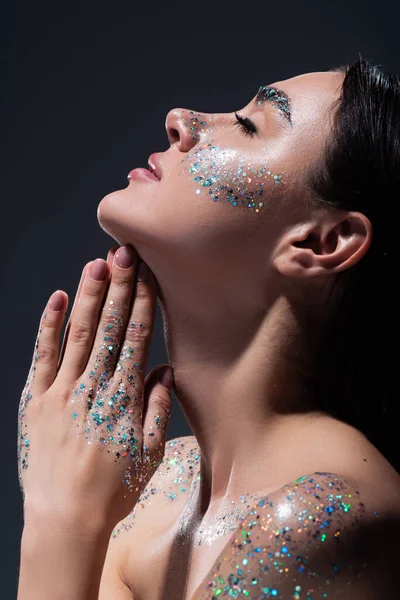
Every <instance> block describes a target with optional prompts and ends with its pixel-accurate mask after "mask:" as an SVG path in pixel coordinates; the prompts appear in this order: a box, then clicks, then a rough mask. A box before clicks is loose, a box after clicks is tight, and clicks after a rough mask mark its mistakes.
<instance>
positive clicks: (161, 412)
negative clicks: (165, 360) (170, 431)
mask: <svg viewBox="0 0 400 600" xmlns="http://www.w3.org/2000/svg"><path fill="white" fill-rule="evenodd" d="M173 380H174V376H173V370H172V368H171V367H170V366H169V365H163V366H161V367H157V368H156V369H153V371H152V372H151V373H149V376H148V377H146V384H145V388H146V391H145V405H146V404H147V412H146V415H145V418H144V421H143V454H144V455H145V454H149V455H150V456H151V459H152V460H155V461H159V462H161V459H162V457H163V456H164V450H165V438H166V435H167V426H168V422H169V417H170V414H171V388H172V385H173Z"/></svg>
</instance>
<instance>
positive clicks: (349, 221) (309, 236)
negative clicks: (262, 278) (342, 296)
mask: <svg viewBox="0 0 400 600" xmlns="http://www.w3.org/2000/svg"><path fill="white" fill-rule="evenodd" d="M371 242H372V225H371V222H370V220H369V219H368V217H366V216H365V215H363V214H362V213H359V212H347V211H346V212H345V211H334V210H329V211H324V212H323V211H321V213H319V218H318V219H316V220H315V221H314V222H308V223H303V224H301V225H297V226H296V227H294V228H292V229H291V230H289V231H287V232H286V233H285V234H284V236H283V237H282V238H281V240H280V241H279V243H278V245H277V247H276V249H275V252H274V255H273V257H272V261H273V265H274V267H275V268H276V269H277V271H278V272H279V273H280V274H281V275H285V276H289V277H301V278H311V277H318V276H321V275H329V273H337V272H340V271H343V270H345V269H348V268H349V267H351V266H353V265H355V264H356V263H357V262H358V261H359V260H360V259H361V258H362V257H363V256H364V255H365V254H366V252H367V251H368V249H369V247H370V245H371Z"/></svg>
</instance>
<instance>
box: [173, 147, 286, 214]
mask: <svg viewBox="0 0 400 600" xmlns="http://www.w3.org/2000/svg"><path fill="white" fill-rule="evenodd" d="M238 154H239V153H238V151H237V150H236V149H231V148H222V147H221V146H218V145H216V144H214V143H213V142H212V141H210V142H209V143H207V144H202V145H198V146H197V147H196V148H194V149H193V152H190V153H188V154H187V156H186V157H185V158H183V159H182V161H181V163H182V171H183V172H184V173H185V174H186V173H188V174H189V176H190V178H191V179H192V180H193V182H194V184H195V186H194V193H195V194H196V195H197V196H202V197H205V194H207V196H208V197H209V198H211V200H212V201H213V202H218V201H219V202H222V203H229V204H231V205H232V206H240V207H242V208H247V209H248V210H250V211H253V212H256V213H258V212H260V211H261V209H262V208H263V207H264V204H265V202H264V201H265V199H268V197H269V194H270V193H271V192H272V189H273V188H271V183H272V182H273V183H274V184H275V185H274V187H276V186H278V185H280V184H284V183H285V182H284V181H283V177H284V175H283V173H277V174H274V173H273V172H272V171H271V169H269V168H268V167H267V166H266V165H259V164H258V165H257V164H254V163H251V161H250V160H243V159H242V158H238ZM182 171H181V172H182ZM181 172H180V173H181ZM286 177H288V175H286Z"/></svg>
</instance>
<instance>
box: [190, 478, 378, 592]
mask: <svg viewBox="0 0 400 600" xmlns="http://www.w3.org/2000/svg"><path fill="white" fill-rule="evenodd" d="M378 517H379V515H378V513H377V512H376V511H375V510H373V509H371V508H370V507H367V506H366V504H365V503H364V501H363V498H362V495H361V493H360V491H359V490H358V489H357V486H356V485H355V484H354V482H352V481H350V480H348V479H346V478H344V477H341V476H339V475H336V474H332V473H323V472H316V473H313V474H312V475H304V476H303V477H299V478H298V479H296V480H295V481H294V482H292V483H290V484H287V485H285V486H283V487H282V488H280V489H279V490H277V491H276V492H273V493H272V494H269V495H268V496H265V497H263V498H262V499H261V500H260V499H259V500H258V501H257V502H256V503H254V505H253V507H252V509H251V510H250V511H249V513H248V514H247V516H246V517H245V519H244V520H243V521H242V522H241V524H240V525H239V526H238V527H237V528H236V530H235V531H234V532H233V533H232V535H231V537H230V539H229V542H228V543H227V544H226V546H225V547H224V550H223V551H222V552H221V553H220V555H219V556H218V558H217V560H216V561H215V563H214V565H213V567H212V569H211V570H210V572H209V573H208V575H207V577H206V578H205V579H204V580H203V586H201V587H200V588H199V589H198V591H197V593H196V594H195V596H194V597H193V600H216V599H217V598H225V597H229V598H232V597H233V598H253V599H257V600H261V599H267V598H281V599H284V598H285V599H286V598H287V599H289V598H290V599H292V600H316V599H320V598H327V597H332V598H333V597H334V598H336V597H340V598H342V597H343V598H344V597H345V598H346V599H347V598H353V595H352V591H350V595H345V596H342V595H341V594H342V592H343V590H347V593H348V591H349V586H355V587H353V588H352V587H350V590H354V593H359V588H358V587H357V586H360V585H364V586H365V585H366V584H367V585H368V579H367V581H366V583H365V578H368V570H369V566H370V563H369V561H368V560H367V559H368V558H369V556H370V554H368V552H366V553H365V554H364V551H363V548H365V546H366V544H365V542H361V541H360V540H365V535H364V534H365V523H368V524H369V525H370V524H371V523H373V522H374V521H376V520H377V519H378ZM368 532H369V530H368ZM366 538H367V539H368V535H367V536H366ZM360 549H361V550H360ZM360 582H361V583H360ZM362 589H363V590H364V587H363V588H362ZM365 589H368V588H367V587H365ZM356 597H357V598H358V597H359V596H356ZM360 597H364V596H360Z"/></svg>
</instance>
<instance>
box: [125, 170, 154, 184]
mask: <svg viewBox="0 0 400 600" xmlns="http://www.w3.org/2000/svg"><path fill="white" fill-rule="evenodd" d="M128 179H130V180H131V179H133V180H138V181H140V180H142V181H143V179H147V180H148V181H156V182H158V181H159V179H158V177H157V176H156V175H155V174H154V173H152V172H151V171H149V169H144V168H143V167H138V168H137V169H133V171H131V172H130V173H128Z"/></svg>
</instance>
